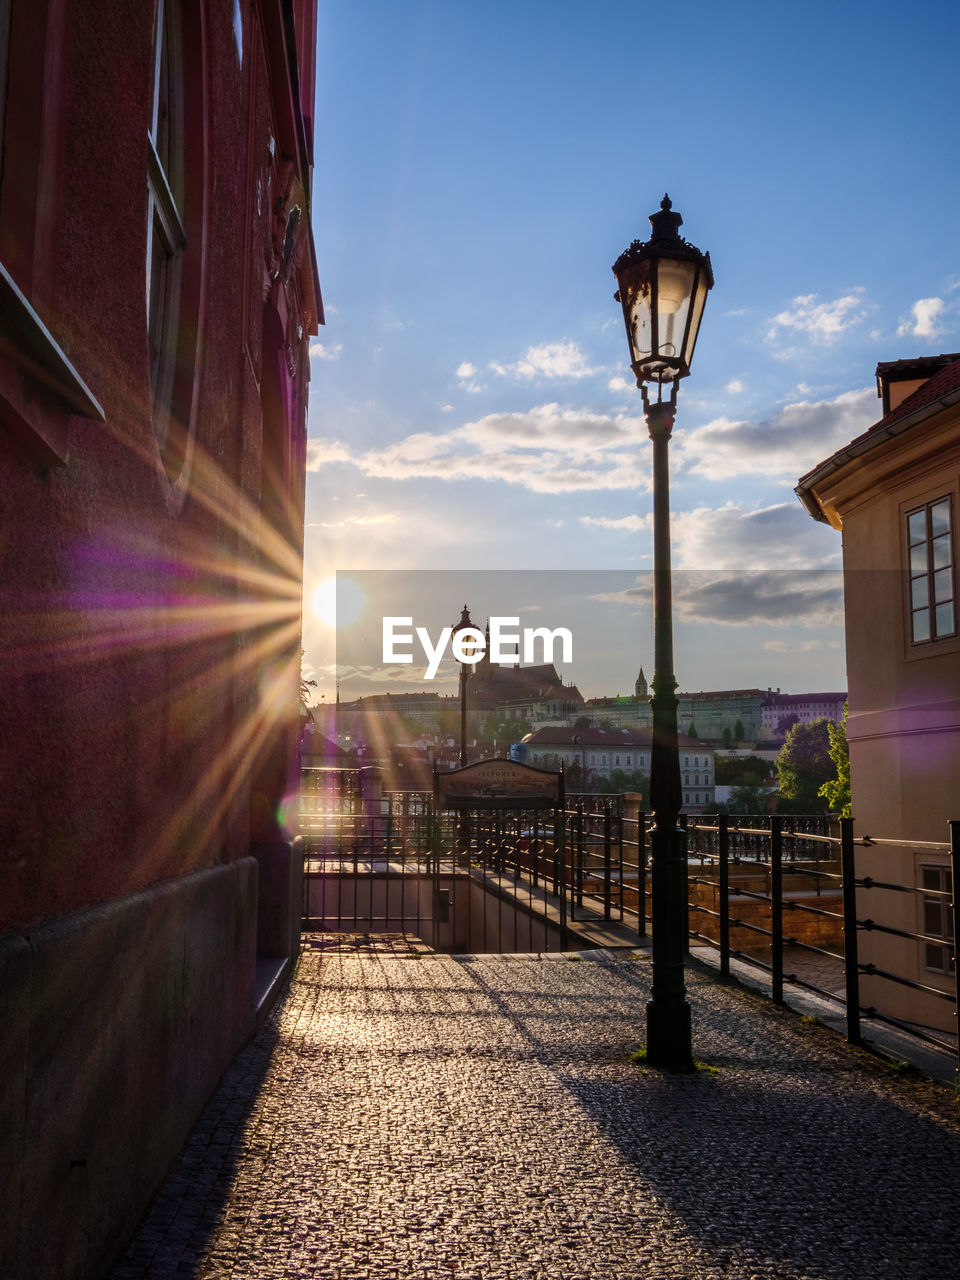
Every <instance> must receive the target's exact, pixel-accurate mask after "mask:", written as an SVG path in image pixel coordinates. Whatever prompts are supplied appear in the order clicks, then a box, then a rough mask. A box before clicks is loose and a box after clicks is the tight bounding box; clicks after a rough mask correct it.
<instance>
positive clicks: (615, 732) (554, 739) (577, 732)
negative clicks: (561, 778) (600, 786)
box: [524, 728, 706, 750]
mask: <svg viewBox="0 0 960 1280" xmlns="http://www.w3.org/2000/svg"><path fill="white" fill-rule="evenodd" d="M651 737H652V733H651V730H650V729H566V728H557V729H538V730H537V732H536V733H531V734H528V735H527V737H526V738H524V742H525V743H526V744H527V746H531V747H571V746H577V747H606V748H608V749H611V748H612V749H614V750H615V749H616V748H617V747H644V748H649V746H650V739H651ZM677 742H678V745H679V746H680V747H683V748H687V749H691V748H693V747H703V746H706V743H701V742H700V741H698V740H697V739H696V738H688V737H687V735H686V734H684V733H681V734H678V735H677Z"/></svg>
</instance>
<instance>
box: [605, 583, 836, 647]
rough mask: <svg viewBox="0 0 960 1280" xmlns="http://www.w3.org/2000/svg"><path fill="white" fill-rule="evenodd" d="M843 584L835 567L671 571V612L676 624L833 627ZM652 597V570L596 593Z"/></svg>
mask: <svg viewBox="0 0 960 1280" xmlns="http://www.w3.org/2000/svg"><path fill="white" fill-rule="evenodd" d="M842 588H843V577H842V574H841V573H840V572H839V571H834V572H825V571H822V570H782V569H780V570H772V571H766V572H761V573H750V572H746V573H729V572H727V573H724V572H717V573H702V572H701V573H675V574H674V576H673V612H674V618H675V620H676V621H677V622H678V623H695V622H700V623H710V624H718V623H719V624H720V625H721V626H730V627H745V626H756V625H757V624H762V625H765V626H770V627H796V626H801V627H810V628H812V627H833V626H839V625H840V624H841V623H842V622H843V589H842ZM652 597H653V574H652V573H651V574H646V575H644V576H643V577H642V578H638V579H637V582H636V585H635V586H633V587H629V588H628V589H627V590H626V591H619V592H613V593H610V594H606V595H598V596H595V597H594V598H595V599H596V600H599V601H606V602H610V603H615V604H624V605H628V606H631V607H632V608H634V609H641V608H649V606H650V603H651V600H652ZM803 643H805V642H803Z"/></svg>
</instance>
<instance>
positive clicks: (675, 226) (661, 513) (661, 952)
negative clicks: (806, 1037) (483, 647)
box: [613, 196, 713, 1070]
mask: <svg viewBox="0 0 960 1280" xmlns="http://www.w3.org/2000/svg"><path fill="white" fill-rule="evenodd" d="M672 209H673V206H672V205H671V203H670V198H669V196H664V198H663V201H662V202H661V205H660V210H659V212H658V213H653V214H651V215H650V227H651V236H650V239H649V240H648V241H645V242H643V243H641V242H640V241H639V240H634V242H633V243H632V244H631V246H630V247H629V249H627V250H626V251H625V252H624V253H622V254H621V255H620V257H619V258H618V259H617V261H616V262H615V263H614V267H613V272H614V275H615V276H616V277H617V285H618V290H617V294H616V298H617V301H618V302H620V303H621V305H622V306H623V317H624V321H625V323H626V327H627V340H628V342H629V344H630V366H631V368H632V369H633V372H634V374H635V376H636V379H637V386H638V387H639V388H640V391H641V394H642V396H643V411H644V417H645V419H646V424H647V430H648V432H649V433H650V439H651V441H652V442H653V628H654V673H653V681H652V688H653V696H652V698H651V699H650V703H651V709H652V711H653V743H652V751H651V757H650V803H651V808H652V809H653V829H652V831H651V833H650V851H651V861H652V889H653V894H652V897H653V903H652V909H651V910H652V916H653V985H652V990H651V993H650V997H651V998H650V1001H649V1002H648V1004H647V1061H648V1062H649V1063H650V1064H651V1066H656V1067H664V1068H667V1069H670V1070H689V1069H690V1068H691V1067H692V1066H693V1050H692V1045H691V1034H690V1006H689V1004H688V1003H687V999H686V987H685V985H684V976H683V960H684V955H685V952H686V936H685V934H686V922H685V907H686V903H685V901H684V899H685V886H686V875H685V871H686V865H685V864H686V833H685V832H684V831H683V829H682V827H681V826H680V824H679V818H680V807H681V800H682V794H683V793H682V791H681V788H680V756H679V749H678V743H677V693H676V690H677V681H676V677H675V676H674V672H673V582H672V574H671V568H670V467H669V446H670V434H671V432H672V431H673V422H674V416H675V413H676V405H677V383H678V382H679V380H680V379H681V378H685V377H686V376H687V374H689V372H690V362H691V360H692V358H693V350H694V347H695V345H696V341H697V333H698V331H699V328H700V320H701V318H702V316H703V308H704V304H705V303H706V298H707V293H708V292H709V290H710V289H711V288H712V287H713V268H712V267H711V265H710V255H709V254H703V253H701V252H700V250H699V249H697V248H696V246H695V245H692V244H689V243H688V242H687V241H686V240H684V239H682V238H681V237H680V235H679V234H678V230H679V227H680V226H681V225H682V222H683V219H682V218H681V217H680V215H679V214H678V213H674V212H673V211H672ZM648 384H650V385H654V386H656V388H657V398H656V400H655V401H651V399H650V398H649V396H648V394H647V385H648ZM664 384H667V386H668V387H669V391H670V394H669V399H667V400H664V398H663V391H664Z"/></svg>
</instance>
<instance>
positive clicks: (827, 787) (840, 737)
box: [819, 702, 850, 818]
mask: <svg viewBox="0 0 960 1280" xmlns="http://www.w3.org/2000/svg"><path fill="white" fill-rule="evenodd" d="M847 711H848V704H847V703H846V702H845V703H844V704H843V719H842V720H841V721H840V723H839V724H834V722H833V721H832V720H831V721H829V722H828V725H827V733H828V735H829V738H830V747H829V751H830V759H831V760H832V761H833V763H834V765H835V766H836V770H837V776H836V777H835V778H828V779H827V781H826V782H825V783H824V784H823V786H822V787H821V788H820V791H819V794H820V795H821V796H823V798H824V800H826V802H827V804H828V805H829V807H830V812H831V813H839V814H840V817H841V818H849V817H850V749H849V747H848V746H847Z"/></svg>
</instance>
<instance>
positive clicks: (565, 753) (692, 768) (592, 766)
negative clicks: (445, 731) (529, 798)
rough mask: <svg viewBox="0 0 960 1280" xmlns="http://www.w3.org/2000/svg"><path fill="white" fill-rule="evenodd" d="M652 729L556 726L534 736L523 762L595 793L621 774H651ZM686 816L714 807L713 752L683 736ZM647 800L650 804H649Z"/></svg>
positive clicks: (525, 743) (528, 739) (680, 739)
mask: <svg viewBox="0 0 960 1280" xmlns="http://www.w3.org/2000/svg"><path fill="white" fill-rule="evenodd" d="M652 736H653V734H652V730H651V729H636V730H630V729H615V728H599V729H587V728H584V729H569V728H563V727H556V726H555V727H553V728H546V729H539V730H538V731H537V732H536V733H530V734H528V735H527V736H526V737H525V738H524V740H523V743H522V746H523V748H524V751H523V760H524V762H525V763H526V764H531V765H535V766H537V767H539V768H541V769H559V768H561V767H562V768H563V770H564V772H565V773H567V775H568V777H569V778H570V779H571V783H570V786H571V789H572V790H580V789H583V790H590V789H591V788H592V786H593V785H594V784H595V782H596V781H597V780H599V779H605V778H611V777H613V775H614V774H615V773H628V774H629V773H645V774H647V776H648V777H649V774H650V746H651V740H652ZM678 748H679V752H680V777H681V784H682V787H683V812H684V813H710V812H712V811H713V807H714V788H715V774H714V767H713V748H712V747H711V746H710V745H709V744H708V743H706V742H701V741H699V740H698V739H695V738H687V737H685V736H684V735H683V734H680V735H679V737H678ZM648 799H649V797H648V796H644V800H645V801H646V800H648Z"/></svg>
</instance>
